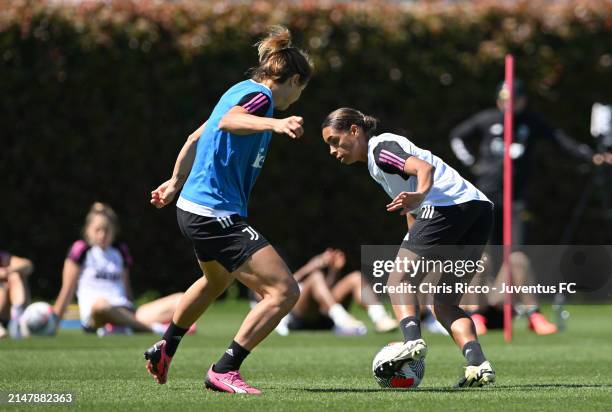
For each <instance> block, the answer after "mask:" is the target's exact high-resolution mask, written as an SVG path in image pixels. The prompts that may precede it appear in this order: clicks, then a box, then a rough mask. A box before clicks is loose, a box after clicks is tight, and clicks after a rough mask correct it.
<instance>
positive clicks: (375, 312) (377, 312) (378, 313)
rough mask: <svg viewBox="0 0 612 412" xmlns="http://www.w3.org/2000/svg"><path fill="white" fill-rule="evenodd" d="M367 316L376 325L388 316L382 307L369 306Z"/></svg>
mask: <svg viewBox="0 0 612 412" xmlns="http://www.w3.org/2000/svg"><path fill="white" fill-rule="evenodd" d="M368 316H369V317H370V320H371V321H372V322H374V323H377V322H379V321H380V320H382V319H384V318H386V317H387V316H388V315H387V311H386V310H385V307H384V306H383V305H370V306H368Z"/></svg>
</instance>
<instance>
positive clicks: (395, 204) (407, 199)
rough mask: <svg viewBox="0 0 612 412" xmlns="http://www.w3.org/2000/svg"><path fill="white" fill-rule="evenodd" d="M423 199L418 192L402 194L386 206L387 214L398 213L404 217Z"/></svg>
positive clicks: (422, 194)
mask: <svg viewBox="0 0 612 412" xmlns="http://www.w3.org/2000/svg"><path fill="white" fill-rule="evenodd" d="M424 199H425V194H424V193H420V192H402V193H400V194H399V195H397V196H396V197H395V199H393V200H392V201H391V203H389V204H388V205H387V212H396V211H398V210H399V211H400V215H405V214H407V213H408V212H410V211H411V210H413V209H416V208H417V207H419V205H420V204H421V203H422V202H423V200H424Z"/></svg>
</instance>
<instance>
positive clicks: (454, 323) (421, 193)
mask: <svg viewBox="0 0 612 412" xmlns="http://www.w3.org/2000/svg"><path fill="white" fill-rule="evenodd" d="M376 125H377V120H376V119H375V118H373V117H371V116H366V115H364V114H363V113H361V112H360V111H358V110H355V109H351V108H341V109H338V110H335V111H334V112H332V113H330V114H329V115H328V116H327V118H326V119H325V121H324V122H323V124H322V126H321V127H322V134H323V140H324V141H325V143H327V144H328V145H329V147H330V154H331V155H332V156H334V157H335V158H336V159H338V160H339V161H340V162H341V163H343V164H347V165H348V164H353V163H355V162H364V163H367V165H368V169H369V171H370V175H371V176H372V178H373V179H374V180H375V181H376V182H378V183H379V184H380V185H381V186H382V187H383V189H384V190H385V191H386V192H387V194H388V195H389V196H390V197H391V199H392V201H391V203H389V204H388V205H387V211H389V212H400V214H402V215H407V214H409V212H411V211H419V214H418V216H417V218H416V220H415V221H414V223H412V224H411V226H410V229H409V235H407V237H406V238H405V240H404V241H403V242H402V245H401V247H400V251H399V254H398V255H399V256H402V257H409V258H411V259H415V260H416V259H420V258H421V257H431V256H433V255H430V253H432V254H433V253H435V249H436V247H437V246H440V245H482V247H477V248H476V249H477V250H474V248H469V249H470V253H469V256H465V258H469V259H480V257H481V255H482V251H483V248H484V245H486V243H487V240H488V238H489V233H490V231H491V227H492V203H491V202H490V201H489V200H488V199H487V197H486V196H485V195H484V194H482V192H480V191H479V190H478V189H476V187H474V186H473V185H472V184H471V183H470V182H468V181H467V180H465V179H463V178H462V177H461V176H460V175H459V173H457V172H456V171H455V170H454V169H453V168H451V167H450V166H448V165H447V164H446V163H444V162H443V161H442V160H441V159H440V158H439V157H437V156H435V155H433V154H432V153H431V152H430V151H428V150H424V149H421V148H419V147H417V146H415V145H414V144H413V143H412V142H411V141H410V140H408V139H407V138H405V137H403V136H399V135H396V134H392V133H382V134H380V135H377V136H375V135H374V131H375V129H376ZM392 302H394V299H393V297H392ZM403 302H406V300H403ZM411 303H415V304H394V306H393V309H394V311H395V315H396V317H397V319H398V321H400V325H401V330H402V333H403V334H404V341H405V343H404V345H403V346H402V347H401V348H400V349H398V351H397V353H394V354H392V356H391V358H390V359H389V361H388V362H386V363H385V364H384V365H383V366H382V367H383V368H388V369H390V370H393V368H394V367H398V366H400V365H401V364H402V363H403V361H406V360H412V359H422V358H423V357H424V356H425V355H426V353H427V346H426V344H425V342H424V341H423V339H422V338H421V329H420V322H419V313H418V310H419V309H418V305H417V304H416V302H415V301H412V302H411ZM456 303H457V304H455V302H444V301H438V300H435V301H434V306H433V310H434V313H435V315H436V317H437V318H438V320H439V321H440V323H442V325H443V326H444V327H445V328H446V330H447V331H448V332H449V333H450V334H451V336H452V337H453V339H454V341H455V343H456V344H457V345H458V346H459V348H460V349H461V350H462V352H463V355H464V356H465V358H466V360H467V365H468V366H467V367H466V371H465V375H464V377H462V378H461V380H460V381H459V383H458V386H461V387H469V386H483V385H486V384H488V383H492V382H494V381H495V372H494V371H493V368H492V367H491V364H490V363H489V362H488V361H487V360H486V358H485V356H484V353H483V351H482V348H481V347H480V344H479V343H478V339H477V336H476V331H475V328H474V323H473V322H472V320H471V318H470V317H469V316H468V315H467V314H466V313H465V312H464V311H463V310H462V309H461V308H459V306H458V302H456Z"/></svg>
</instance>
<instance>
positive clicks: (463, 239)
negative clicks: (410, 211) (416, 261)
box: [401, 200, 493, 259]
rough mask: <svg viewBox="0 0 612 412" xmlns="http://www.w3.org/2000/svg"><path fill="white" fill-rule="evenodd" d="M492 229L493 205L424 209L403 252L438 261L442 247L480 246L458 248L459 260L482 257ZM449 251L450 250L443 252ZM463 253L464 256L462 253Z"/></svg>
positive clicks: (473, 203) (474, 203)
mask: <svg viewBox="0 0 612 412" xmlns="http://www.w3.org/2000/svg"><path fill="white" fill-rule="evenodd" d="M492 228H493V205H492V204H491V203H489V202H486V201H482V200H472V201H469V202H466V203H461V204H458V205H451V206H423V207H422V208H421V211H420V212H419V215H418V216H417V218H416V220H415V221H414V223H413V224H412V227H411V228H410V232H409V237H408V239H407V240H404V241H403V242H402V246H401V247H402V248H404V249H408V250H410V251H412V252H414V253H416V254H417V255H419V256H423V257H426V258H427V257H435V256H437V255H436V253H437V250H436V249H439V248H438V247H439V246H445V245H446V246H453V245H456V246H461V245H470V246H479V247H478V248H457V250H458V251H459V252H458V253H459V254H460V256H457V257H458V258H459V257H461V258H475V259H479V258H480V256H482V252H483V251H484V247H485V245H486V244H487V241H488V240H489V236H490V234H491V230H492ZM444 249H445V250H450V249H451V248H444ZM461 252H463V253H461Z"/></svg>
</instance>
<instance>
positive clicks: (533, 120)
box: [450, 80, 601, 245]
mask: <svg viewBox="0 0 612 412" xmlns="http://www.w3.org/2000/svg"><path fill="white" fill-rule="evenodd" d="M496 97H497V107H496V108H490V109H486V110H483V111H481V112H479V113H476V114H475V115H473V116H472V117H470V118H469V119H467V120H465V121H464V122H462V123H460V124H459V125H458V126H456V127H455V128H454V129H453V130H452V131H451V133H450V141H451V148H452V149H453V152H454V153H455V155H456V156H457V158H458V159H459V160H460V161H461V162H462V163H463V164H464V165H465V166H467V167H469V168H470V169H471V171H472V173H474V175H475V177H476V182H475V183H476V186H477V187H478V189H480V190H482V191H483V192H484V193H485V194H486V195H487V197H488V198H489V199H490V200H491V201H492V202H493V203H494V204H495V221H494V227H493V233H492V235H491V241H490V243H491V244H494V245H500V244H502V240H503V237H502V216H503V207H502V206H503V203H502V201H503V184H502V182H503V161H504V107H505V102H506V99H507V97H508V92H507V90H506V89H505V87H504V84H503V83H501V84H499V85H498V87H497V93H496ZM541 140H549V141H551V142H553V143H554V144H555V145H556V146H558V147H559V148H560V149H561V150H562V151H563V152H564V153H566V154H567V155H569V156H571V157H574V158H576V159H579V160H582V161H586V162H593V163H596V164H599V163H600V162H598V159H599V157H600V156H601V155H598V154H596V153H595V152H594V151H593V149H591V148H590V147H589V146H588V145H586V144H584V143H579V142H577V141H575V140H574V139H572V138H571V137H569V136H568V135H567V134H565V133H564V132H563V131H562V130H560V129H554V128H552V127H551V126H549V125H548V124H547V123H546V121H545V120H544V119H543V118H542V117H541V116H539V115H538V114H536V113H534V112H532V111H530V110H527V95H526V93H525V88H524V86H523V83H522V82H521V81H520V80H515V83H514V137H513V142H512V145H511V146H510V157H511V158H512V161H513V192H514V193H513V210H512V214H513V217H512V221H513V227H512V237H513V242H512V243H513V244H522V243H524V242H525V223H526V211H527V200H528V199H527V190H528V185H529V180H530V176H532V173H534V172H535V171H534V170H533V166H534V164H533V160H534V159H533V157H534V150H535V146H536V145H537V143H538V141H541ZM475 145H478V153H477V154H475V153H473V151H472V150H471V149H470V148H471V147H475Z"/></svg>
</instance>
